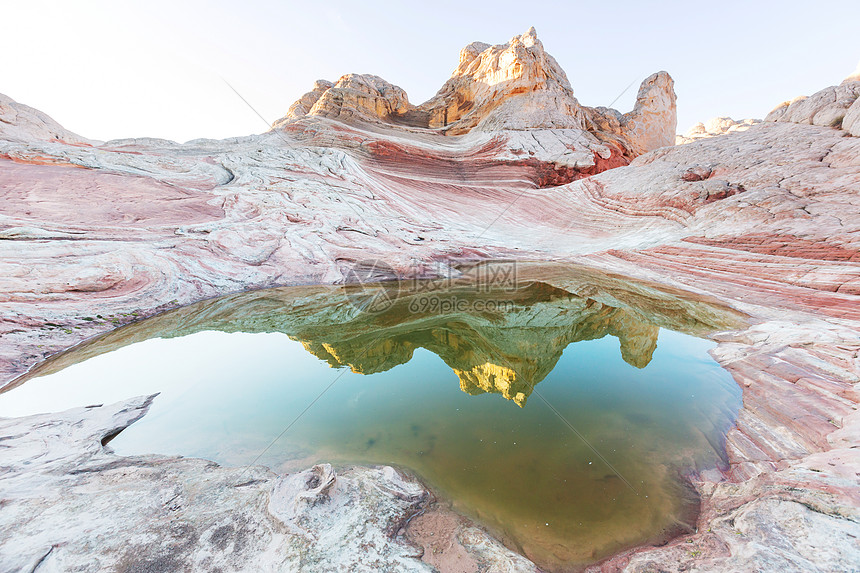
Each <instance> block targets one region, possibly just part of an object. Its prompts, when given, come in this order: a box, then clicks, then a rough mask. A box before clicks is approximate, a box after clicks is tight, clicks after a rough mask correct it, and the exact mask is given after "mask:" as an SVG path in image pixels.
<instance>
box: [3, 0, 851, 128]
mask: <svg viewBox="0 0 860 573" xmlns="http://www.w3.org/2000/svg"><path fill="white" fill-rule="evenodd" d="M657 6H659V7H657ZM0 13H2V14H3V21H4V24H3V31H2V34H0V50H2V53H3V54H4V56H5V57H4V62H3V66H2V73H0V93H5V94H6V95H8V96H10V97H12V98H14V99H16V100H18V101H20V102H22V103H26V104H28V105H31V106H34V107H36V108H39V109H41V110H43V111H45V112H47V113H48V114H50V115H51V116H53V117H54V118H55V119H57V120H58V121H59V122H60V123H62V124H63V125H64V126H65V127H67V128H69V129H71V130H72V131H76V132H78V133H80V134H81V135H84V136H87V137H91V138H96V139H110V138H118V137H136V136H153V137H164V138H168V139H176V140H179V141H185V140H188V139H192V138H195V137H219V138H220V137H228V136H232V135H245V134H248V133H258V132H261V131H265V125H264V124H263V123H262V121H261V120H260V119H259V118H258V117H257V116H256V115H255V114H254V113H253V112H252V111H251V110H249V109H248V108H247V107H246V106H245V104H244V103H242V101H241V100H240V99H239V98H238V97H236V95H235V94H234V93H233V92H232V91H230V89H229V88H228V87H227V86H226V85H225V84H224V83H223V82H222V81H221V79H220V78H221V77H224V78H226V79H228V80H229V81H230V82H231V83H232V84H233V85H234V87H235V88H236V89H237V90H238V91H239V92H240V93H241V94H242V95H243V96H244V97H245V98H246V99H247V100H248V101H249V102H251V103H252V104H253V105H254V107H255V108H256V109H257V110H258V111H259V112H260V113H261V114H262V115H263V116H264V117H265V118H266V119H267V120H269V121H272V120H275V119H277V118H278V117H280V116H282V115H283V114H284V113H285V112H286V111H287V108H288V107H289V106H290V103H292V102H293V101H294V100H295V99H297V98H298V97H299V96H301V94H302V93H304V92H305V91H307V90H308V89H309V88H310V87H311V85H312V83H313V81H314V80H316V79H318V78H325V79H329V80H336V79H337V78H338V77H339V76H341V75H343V74H346V73H350V72H357V73H373V74H376V75H379V76H382V77H384V78H385V79H387V80H388V81H390V82H392V83H395V84H397V85H399V86H401V87H402V88H404V89H405V90H406V91H407V93H408V94H409V98H410V101H412V102H413V103H421V102H422V101H424V100H426V99H428V98H429V97H430V96H432V95H433V94H434V93H435V91H436V90H437V89H438V88H439V87H440V86H441V85H442V83H443V82H444V81H445V80H446V79H447V78H448V76H449V75H450V73H451V72H452V71H453V69H454V68H455V67H456V64H457V55H458V52H459V50H460V48H462V47H463V46H464V45H466V44H468V43H470V42H472V41H475V40H480V41H483V42H488V43H493V44H497V43H503V42H506V41H508V40H509V39H510V38H511V36H513V35H515V34H520V33H522V32H524V31H525V30H527V29H528V27H529V26H535V27H536V29H537V31H538V36H539V37H540V39H541V40H542V41H543V43H544V46H545V47H546V49H547V50H548V51H549V52H550V53H551V54H553V55H554V56H555V58H556V59H557V60H558V61H559V63H560V64H561V65H562V67H563V68H564V69H565V70H566V71H567V74H568V77H569V78H570V81H571V84H572V85H573V88H574V91H575V93H576V95H577V97H578V98H579V100H580V102H582V103H584V104H586V105H593V106H594V105H607V104H609V103H610V102H611V101H612V100H613V99H615V97H616V96H617V95H618V94H619V93H620V92H621V91H622V90H623V89H624V88H625V86H627V85H628V84H629V83H630V82H631V81H634V80H635V81H636V83H637V85H638V82H639V81H641V80H642V79H644V78H645V77H647V76H648V75H649V74H651V73H652V72H655V71H657V70H661V69H665V70H667V71H668V72H669V73H671V74H672V76H673V77H674V78H675V82H676V92H677V93H678V98H679V99H678V130H679V132H684V131H686V130H687V129H688V128H689V127H690V126H691V125H693V124H694V123H695V122H697V121H704V120H707V119H709V118H711V117H714V116H717V115H729V116H732V117H734V118H736V119H739V118H746V117H763V116H764V115H765V114H767V112H768V111H769V110H770V109H771V108H773V107H774V106H775V105H776V104H778V103H780V102H781V101H783V100H786V99H791V98H793V97H794V96H797V95H801V94H809V93H812V92H814V91H816V90H818V89H820V88H822V87H825V86H828V85H833V84H837V83H839V82H840V81H841V80H842V79H843V78H844V77H845V76H847V75H848V74H849V73H851V72H852V71H853V70H854V69H855V67H856V66H857V63H858V60H860V2H858V1H857V0H851V1H819V2H808V1H803V2H800V1H798V2H754V1H751V0H747V1H742V2H735V1H724V2H713V1H711V2H696V1H686V2H662V3H656V2H641V1H640V2H624V1H616V2H612V3H610V2H540V1H536V0H533V1H528V2H523V1H520V2H505V1H496V2H464V1H460V2H455V1H448V0H444V1H435V2H432V3H417V2H402V3H401V2H374V1H371V0H363V1H361V2H358V1H352V2H347V1H341V0H327V1H325V2H321V3H316V4H315V3H311V2H307V1H304V2H274V1H268V2H266V1H252V0H247V1H243V2H227V1H223V2H221V1H219V2H203V1H193V2H182V1H180V0H173V1H162V0H157V1H149V2H95V1H92V2H90V1H80V2H68V1H57V2H40V1H35V0H28V1H26V2H24V1H14V2H11V1H10V2H3V4H2V10H0ZM635 92H636V87H635V86H634V87H633V88H631V89H630V90H629V91H628V92H627V93H626V94H625V95H624V96H623V97H622V98H620V99H619V100H618V102H617V103H616V104H615V107H616V108H618V109H620V110H621V111H627V110H629V108H630V107H631V106H632V102H633V99H634V97H635Z"/></svg>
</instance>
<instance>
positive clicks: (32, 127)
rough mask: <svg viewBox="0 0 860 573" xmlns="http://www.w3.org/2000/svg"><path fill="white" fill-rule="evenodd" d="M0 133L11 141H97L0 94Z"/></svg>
mask: <svg viewBox="0 0 860 573" xmlns="http://www.w3.org/2000/svg"><path fill="white" fill-rule="evenodd" d="M0 135H2V136H3V139H7V140H11V141H16V140H17V141H29V140H32V139H42V140H48V141H59V142H63V143H71V144H86V145H91V144H94V143H97V142H95V141H92V140H90V139H86V138H85V137H81V136H80V135H78V134H76V133H72V132H71V131H69V130H68V129H66V128H64V127H63V126H62V125H60V124H59V123H57V122H56V121H54V120H53V119H52V118H51V117H50V116H48V114H46V113H44V112H41V111H39V110H38V109H34V108H32V107H30V106H28V105H24V104H22V103H18V102H16V101H15V100H13V99H12V98H10V97H9V96H6V95H3V94H0Z"/></svg>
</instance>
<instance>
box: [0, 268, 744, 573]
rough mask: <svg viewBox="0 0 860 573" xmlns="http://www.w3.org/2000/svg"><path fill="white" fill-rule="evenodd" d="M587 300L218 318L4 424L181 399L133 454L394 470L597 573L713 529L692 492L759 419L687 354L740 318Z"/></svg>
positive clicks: (515, 295) (151, 331)
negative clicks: (599, 566)
mask: <svg viewBox="0 0 860 573" xmlns="http://www.w3.org/2000/svg"><path fill="white" fill-rule="evenodd" d="M555 282H556V283H557V282H558V281H555ZM577 284H578V285H579V287H578V288H571V287H569V286H568V287H567V288H559V287H557V286H553V285H550V284H548V283H543V282H539V281H533V282H530V283H529V284H527V285H525V286H520V287H518V288H516V289H504V290H503V291H493V290H490V291H489V292H475V291H473V290H471V289H469V288H468V287H462V286H461V287H457V288H450V287H446V288H445V289H443V290H439V291H436V292H435V293H434V295H433V296H437V297H441V298H440V299H439V300H441V301H443V302H444V301H446V300H447V301H448V302H449V303H450V302H451V301H452V300H453V301H465V303H463V304H460V303H455V304H448V305H445V304H438V301H437V304H436V305H435V306H436V309H435V310H432V309H430V308H423V309H422V308H420V306H421V305H418V304H416V302H419V301H422V300H423V301H424V302H426V301H427V299H426V298H424V299H419V298H418V295H406V296H402V295H401V296H400V297H399V298H397V299H396V300H395V301H394V304H392V305H391V306H390V307H388V308H385V309H383V310H381V311H380V310H376V311H374V312H368V311H367V310H366V309H365V310H362V309H361V308H360V307H361V305H356V304H355V299H354V298H349V297H347V298H344V297H343V296H342V294H339V293H337V292H336V291H333V290H325V289H318V290H312V289H311V290H308V289H304V290H303V289H276V290H272V291H261V292H258V293H249V294H247V295H239V296H234V297H228V298H225V299H217V300H214V301H207V302H205V303H201V304H199V305H194V306H193V307H188V308H186V309H180V311H177V312H175V313H168V314H167V315H164V316H162V317H157V318H154V319H150V320H148V321H143V322H141V323H139V324H138V325H132V326H130V327H127V328H125V329H120V330H118V331H116V332H115V333H112V334H111V335H108V336H107V337H104V338H102V339H100V340H97V341H95V342H93V343H92V344H90V345H88V346H85V347H82V348H80V349H77V350H75V351H73V352H71V353H69V354H67V355H65V356H63V357H61V359H60V360H59V362H55V363H53V364H49V365H47V366H46V368H44V369H43V370H37V371H36V372H34V373H33V375H31V376H30V377H29V379H28V380H26V381H25V382H24V383H23V384H20V385H18V386H17V387H16V388H14V389H12V390H10V391H8V392H6V393H4V394H2V395H0V416H10V415H23V414H27V413H33V412H37V411H52V410H60V409H64V408H68V407H72V406H78V405H87V404H92V403H108V402H111V401H116V400H121V399H124V398H128V397H130V396H133V395H140V394H147V393H153V392H160V394H159V396H158V397H157V398H156V399H155V401H154V403H153V406H152V409H151V411H150V413H149V414H147V415H146V416H145V417H144V418H143V419H141V420H140V421H138V422H137V423H135V424H133V425H132V426H131V427H129V428H128V429H127V430H125V431H123V432H122V433H121V434H119V435H118V436H117V437H116V438H114V439H113V441H111V443H110V445H111V447H113V448H114V449H115V450H116V452H117V453H119V454H122V455H133V454H143V453H158V454H178V455H183V456H198V457H204V458H208V459H212V460H215V461H217V462H219V463H223V464H231V465H236V464H248V463H260V464H265V465H268V466H270V467H272V468H273V469H275V470H277V471H293V470H297V469H303V468H306V467H308V466H309V465H311V464H313V463H316V462H331V463H334V464H336V465H337V464H341V465H347V464H355V463H360V464H394V465H397V466H400V467H403V468H407V469H408V470H411V471H413V472H415V473H417V474H418V475H419V476H420V477H421V478H423V479H424V480H425V481H426V482H427V483H428V484H429V485H430V486H431V487H433V488H434V489H435V490H436V491H437V492H438V493H439V494H440V496H441V497H442V498H443V499H446V500H448V501H449V502H450V503H451V504H453V506H454V508H455V509H457V510H459V511H461V512H463V513H465V514H467V515H469V516H471V517H473V518H474V519H476V520H477V521H478V522H479V523H481V524H483V525H484V526H486V527H487V528H489V529H490V530H492V531H493V532H494V533H495V534H497V535H499V536H500V537H501V538H503V539H504V540H505V541H506V543H507V544H509V545H510V546H511V547H512V548H514V549H516V550H518V551H520V552H522V553H523V554H525V555H526V556H528V557H530V558H532V559H533V560H535V561H536V562H537V563H538V564H540V565H541V566H543V567H545V568H547V569H549V570H556V571H563V570H567V569H576V568H579V567H581V566H582V565H583V564H585V563H589V562H593V561H595V560H597V559H599V558H601V557H604V556H606V555H608V554H611V553H613V552H616V551H618V550H621V549H624V548H626V547H630V546H633V545H637V544H640V543H643V542H648V541H659V540H660V539H662V538H666V537H668V536H671V535H674V534H677V533H678V532H679V531H683V530H684V529H685V528H688V527H691V526H692V525H693V524H694V520H695V512H696V508H697V505H698V503H697V500H696V498H695V496H694V495H692V493H691V492H690V490H689V488H688V486H687V485H686V480H685V479H684V476H685V475H686V474H688V473H689V472H692V471H696V470H699V469H703V468H709V467H714V466H718V465H720V464H722V463H724V460H723V456H724V448H723V444H724V436H725V432H726V431H727V429H728V428H729V427H730V426H731V424H732V423H733V420H734V416H735V414H736V412H737V410H738V407H739V405H740V391H739V389H738V387H737V385H736V384H735V383H734V382H733V380H732V379H731V376H729V375H728V373H726V372H725V371H724V370H723V369H722V368H720V367H719V366H718V365H717V364H716V363H715V362H714V361H713V359H712V358H711V357H710V356H709V355H708V352H707V351H708V349H709V348H711V347H712V346H713V343H711V342H709V341H707V340H705V339H702V338H698V337H696V336H693V335H691V334H685V333H684V332H692V333H693V334H699V335H700V334H701V333H702V332H704V331H707V330H713V329H715V328H718V327H720V326H725V324H724V323H720V320H721V319H722V318H724V317H723V315H721V314H720V312H722V311H721V310H720V309H716V310H715V309H714V308H713V307H708V308H707V309H705V310H704V311H703V310H702V309H703V308H704V307H706V306H708V305H706V304H705V303H702V302H699V301H689V300H684V299H680V298H678V297H677V295H676V294H671V295H667V294H665V293H662V294H661V296H662V297H663V298H660V299H659V304H655V302H654V301H655V295H654V294H653V293H650V292H648V293H645V294H644V295H643V294H642V293H641V292H639V290H641V289H639V290H637V289H629V288H628V289H622V290H621V291H619V290H618V288H619V287H618V285H617V284H615V285H614V286H612V285H610V286H607V285H602V286H600V287H599V288H595V287H594V286H593V285H591V286H589V287H588V288H585V289H584V288H581V285H582V284H583V283H582V282H580V283H577ZM613 288H614V289H615V290H613ZM571 291H574V292H571ZM584 292H587V294H588V295H589V296H584V295H583V293H584ZM631 292H633V294H630V293H631ZM619 293H626V294H625V295H624V296H621V294H619ZM420 296H424V297H426V293H425V294H422V295H420ZM658 298H659V297H658ZM601 300H602V301H604V302H601ZM488 301H493V304H491V305H489V307H490V308H489V310H488V304H487V302H488ZM667 301H668V302H667ZM678 301H681V302H682V303H683V304H682V303H681V302H678ZM608 302H612V304H614V305H615V306H612V305H611V304H608ZM669 303H671V304H669ZM424 306H425V307H426V306H427V305H424ZM446 309H447V310H446ZM684 309H686V310H687V312H682V311H684ZM690 316H696V317H698V318H696V319H695V320H693V319H690ZM702 317H708V320H703V319H702ZM670 327H674V328H676V329H677V330H671V329H670ZM309 406H310V407H309Z"/></svg>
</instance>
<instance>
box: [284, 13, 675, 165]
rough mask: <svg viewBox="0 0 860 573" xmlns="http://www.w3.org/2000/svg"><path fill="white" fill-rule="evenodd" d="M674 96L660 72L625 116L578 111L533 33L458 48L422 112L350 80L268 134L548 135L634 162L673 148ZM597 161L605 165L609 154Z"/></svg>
mask: <svg viewBox="0 0 860 573" xmlns="http://www.w3.org/2000/svg"><path fill="white" fill-rule="evenodd" d="M673 88H674V82H673V80H672V78H671V76H669V74H668V73H666V72H658V73H656V74H653V75H651V76H649V77H648V78H647V79H646V80H645V81H644V82H643V83H642V86H641V87H640V89H639V95H638V97H637V99H636V104H635V107H634V108H633V110H632V111H630V112H629V113H626V114H622V113H620V112H618V111H617V110H614V109H609V108H605V107H598V108H589V107H586V106H583V105H580V103H579V102H578V101H577V99H576V97H574V94H573V88H572V87H571V85H570V81H569V80H568V78H567V75H566V74H565V72H564V70H563V69H562V68H561V66H559V64H558V62H556V60H555V58H553V57H552V56H551V55H550V54H549V53H547V52H546V51H545V50H544V47H543V44H542V43H541V41H540V40H538V37H537V33H536V32H535V29H534V28H530V29H529V30H528V31H527V32H526V33H525V34H522V35H520V36H514V37H513V38H512V39H511V40H510V41H509V42H508V43H506V44H498V45H494V46H492V45H489V44H484V43H482V42H473V43H471V44H469V45H468V46H466V47H465V48H463V49H462V50H461V51H460V59H459V63H458V65H457V68H456V69H455V70H454V73H453V74H452V75H451V77H450V78H449V79H448V81H446V82H445V83H444V84H443V85H442V87H441V89H440V90H439V91H438V92H437V93H436V95H435V96H433V97H432V98H430V99H429V100H428V101H426V102H424V103H422V104H421V105H417V106H416V105H413V104H411V103H409V100H408V98H407V95H406V92H405V91H404V90H403V89H402V88H400V87H398V86H395V85H393V84H391V83H389V82H387V81H385V80H384V79H382V78H379V77H377V76H373V75H368V74H348V75H345V76H343V77H341V78H340V79H339V80H338V81H337V82H335V83H332V82H328V81H325V80H319V81H317V82H316V83H315V84H314V88H313V89H312V90H311V91H309V92H308V93H306V94H305V95H303V96H302V97H301V98H300V99H299V100H298V101H296V102H295V103H294V104H293V105H292V106H290V109H289V111H288V113H287V115H286V116H284V117H283V118H281V119H280V120H278V121H276V122H275V123H274V124H273V126H272V127H273V129H283V128H286V127H288V126H289V125H291V124H292V123H294V122H296V121H299V120H301V119H303V118H311V117H324V118H329V119H338V120H341V121H351V120H353V121H356V120H357V121H361V122H370V123H381V124H386V125H389V126H392V127H394V126H399V127H403V128H407V129H427V130H432V131H433V132H434V133H437V134H442V135H464V134H468V133H470V132H473V131H477V132H483V133H503V132H516V131H523V130H529V131H532V132H534V131H539V130H553V132H554V137H553V139H560V140H561V141H562V142H563V143H564V144H566V145H568V146H569V147H570V148H577V149H583V148H584V147H589V146H588V145H584V144H583V142H582V141H581V140H582V137H583V136H585V138H586V139H587V140H588V141H587V143H590V144H592V146H593V147H595V149H597V148H600V147H601V146H609V147H610V148H611V149H613V150H615V151H616V152H617V154H618V155H623V156H624V157H627V158H628V159H632V158H634V157H636V156H638V155H641V154H643V153H647V152H649V151H652V150H654V149H657V148H659V147H664V146H668V145H674V138H675V128H676V125H677V119H676V105H675V100H676V96H675V92H674V89H673ZM509 135H510V137H511V138H512V139H513V140H516V139H517V136H516V135H515V134H510V133H509ZM514 147H515V148H516V147H517V145H514ZM604 148H605V147H604ZM588 151H590V152H592V151H594V149H588ZM600 155H601V157H604V159H606V158H608V156H609V151H607V152H605V153H604V152H601V153H600Z"/></svg>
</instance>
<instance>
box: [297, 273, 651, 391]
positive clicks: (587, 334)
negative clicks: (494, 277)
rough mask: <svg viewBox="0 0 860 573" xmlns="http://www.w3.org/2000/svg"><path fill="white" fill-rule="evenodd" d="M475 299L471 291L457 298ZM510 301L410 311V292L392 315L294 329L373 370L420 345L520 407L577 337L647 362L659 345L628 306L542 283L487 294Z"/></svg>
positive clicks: (317, 347)
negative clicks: (475, 309) (610, 339)
mask: <svg viewBox="0 0 860 573" xmlns="http://www.w3.org/2000/svg"><path fill="white" fill-rule="evenodd" d="M469 295H472V296H477V295H474V294H472V293H469V292H468V291H465V292H457V295H456V296H458V297H460V298H462V297H464V296H469ZM481 296H490V297H494V296H497V297H499V298H504V299H506V300H508V301H510V302H512V303H513V304H512V305H511V306H510V307H508V308H509V310H507V311H506V312H498V313H492V314H488V313H470V312H452V313H449V314H435V315H428V314H421V313H412V312H407V311H406V304H404V303H405V302H407V300H408V298H409V297H408V296H407V297H404V299H401V300H399V301H397V303H396V304H395V305H394V306H393V307H392V308H391V309H390V310H389V311H387V312H385V313H379V314H377V315H373V316H372V317H370V320H369V321H368V316H367V315H361V316H359V317H356V319H355V320H353V321H349V322H346V323H342V324H339V325H337V328H331V326H330V325H325V326H324V327H319V328H313V327H311V328H307V329H300V331H299V332H297V333H295V334H294V335H293V336H295V337H296V338H297V339H299V340H301V341H302V343H303V345H304V347H305V349H307V350H308V351H309V352H311V353H312V354H314V355H315V356H317V357H318V358H320V359H322V360H325V361H327V362H328V363H329V364H330V365H332V366H334V367H338V366H349V367H350V368H351V369H352V370H353V371H354V372H359V373H362V374H372V373H376V372H382V371H385V370H388V369H390V368H393V367H394V366H397V365H398V364H403V363H405V362H408V361H409V360H410V359H411V358H412V353H413V352H414V350H415V349H416V348H426V349H427V350H429V351H431V352H433V353H434V354H436V355H438V356H439V357H440V358H441V359H442V360H443V361H445V363H446V364H447V365H448V366H450V367H451V369H452V370H453V371H454V373H455V374H457V376H458V378H459V379H460V388H462V390H463V391H464V392H466V393H468V394H472V395H476V394H482V393H485V392H491V393H497V394H501V395H502V396H504V397H505V398H506V399H508V400H512V401H514V402H515V403H516V404H518V405H520V406H523V405H524V404H525V402H526V399H527V398H528V397H529V395H530V394H531V392H532V388H533V386H534V385H535V384H537V383H538V382H540V381H541V380H543V379H544V378H545V377H546V376H547V374H549V372H550V371H552V369H553V368H554V367H555V365H556V363H557V362H558V360H559V358H561V353H562V352H563V351H564V349H565V348H566V347H567V346H568V345H569V344H571V343H573V342H578V341H580V340H593V339H597V338H602V337H604V336H606V335H607V334H611V335H613V336H616V337H617V338H618V339H619V341H620V343H621V355H622V357H623V358H624V360H625V361H626V362H627V363H629V364H631V365H633V366H636V367H637V368H643V367H645V366H646V365H647V364H648V363H649V362H650V361H651V356H652V354H653V353H654V349H655V348H656V347H657V333H658V331H659V327H657V326H655V325H653V324H648V323H646V322H643V321H641V320H639V319H637V318H635V317H634V316H632V315H631V314H630V313H629V312H628V311H625V310H623V309H619V308H612V307H609V306H607V305H604V304H602V303H599V302H596V301H594V300H592V299H586V298H580V297H576V296H573V295H571V294H569V293H567V292H566V291H563V290H560V289H556V288H553V287H550V286H547V285H543V284H533V285H530V286H529V287H526V288H523V289H519V290H517V291H515V292H513V293H490V294H489V295H484V294H482V295H481Z"/></svg>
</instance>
